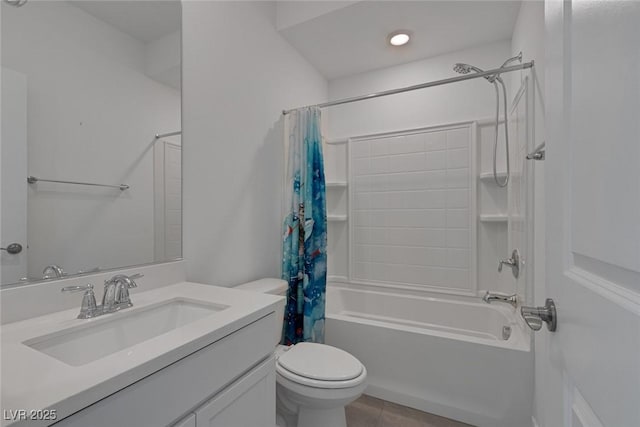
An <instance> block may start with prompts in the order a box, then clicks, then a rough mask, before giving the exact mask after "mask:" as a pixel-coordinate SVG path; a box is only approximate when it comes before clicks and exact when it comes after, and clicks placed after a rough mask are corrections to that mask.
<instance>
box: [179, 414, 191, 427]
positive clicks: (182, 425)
mask: <svg viewBox="0 0 640 427" xmlns="http://www.w3.org/2000/svg"><path fill="white" fill-rule="evenodd" d="M173 427H196V414H191V415H189V416H188V417H187V418H184V419H182V420H180V421H178V424H174V425H173Z"/></svg>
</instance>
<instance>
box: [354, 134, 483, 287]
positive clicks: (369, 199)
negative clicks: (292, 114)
mask: <svg viewBox="0 0 640 427" xmlns="http://www.w3.org/2000/svg"><path fill="white" fill-rule="evenodd" d="M474 130H475V128H474V127H473V126H472V125H471V124H465V125H461V126H451V127H438V128H431V129H425V130H422V131H418V132H413V133H404V134H395V135H387V136H384V137H375V138H369V139H357V140H352V141H351V154H350V156H351V165H350V171H351V176H350V182H351V183H353V187H352V192H351V203H350V210H351V212H350V218H351V223H350V225H351V230H352V231H351V232H352V238H351V239H350V242H351V263H352V264H351V280H352V281H356V282H358V281H359V282H384V283H399V284H407V285H415V286H420V287H429V288H440V289H443V290H444V289H446V290H451V291H457V292H465V293H471V292H475V289H476V275H475V274H472V273H471V272H473V271H475V270H474V266H475V264H474V260H473V258H472V256H473V253H474V251H472V250H471V249H472V248H473V247H475V215H476V214H475V179H474V177H475V172H474V170H473V169H474V168H473V165H474V162H473V160H472V159H473V158H474V157H473V153H472V149H473V147H474V138H473V137H474Z"/></svg>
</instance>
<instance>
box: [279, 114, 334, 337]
mask: <svg viewBox="0 0 640 427" xmlns="http://www.w3.org/2000/svg"><path fill="white" fill-rule="evenodd" d="M320 120H321V119H320V110H319V109H318V108H304V109H301V110H298V111H295V112H292V113H291V115H290V117H289V161H288V171H287V184H286V191H287V205H286V208H287V212H286V216H285V219H284V235H283V244H284V249H283V260H282V278H283V279H284V280H286V281H287V282H288V283H289V290H288V292H287V307H286V311H285V319H284V320H285V321H284V331H283V339H282V340H283V343H284V344H287V345H291V344H296V343H298V342H301V341H311V342H320V343H322V342H324V310H325V309H324V307H325V291H326V284H327V207H326V201H325V182H324V165H323V160H322V136H321V134H320V123H321V122H320Z"/></svg>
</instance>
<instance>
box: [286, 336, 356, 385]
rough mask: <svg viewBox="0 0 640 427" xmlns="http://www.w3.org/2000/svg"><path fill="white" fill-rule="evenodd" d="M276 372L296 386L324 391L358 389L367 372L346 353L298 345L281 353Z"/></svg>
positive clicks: (319, 346) (324, 347)
mask: <svg viewBox="0 0 640 427" xmlns="http://www.w3.org/2000/svg"><path fill="white" fill-rule="evenodd" d="M276 372H277V373H278V374H279V375H281V376H282V377H284V378H286V379H288V380H290V381H293V382H295V383H297V384H300V385H304V386H309V387H315V388H326V389H339V388H349V387H355V386H358V385H360V384H361V383H362V382H363V381H364V380H365V378H366V369H365V368H364V366H363V365H362V363H360V361H359V360H358V359H356V358H355V357H353V356H352V355H351V354H349V353H347V352H346V351H343V350H340V349H338V348H336V347H332V346H329V345H325V344H316V343H306V342H304V343H299V344H296V345H294V346H293V347H290V348H289V349H288V350H287V351H283V352H282V353H280V355H279V356H278V358H277V361H276Z"/></svg>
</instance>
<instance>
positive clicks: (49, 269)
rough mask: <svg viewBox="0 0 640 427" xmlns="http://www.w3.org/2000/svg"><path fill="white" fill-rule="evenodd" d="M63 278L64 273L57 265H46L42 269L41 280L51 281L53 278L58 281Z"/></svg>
mask: <svg viewBox="0 0 640 427" xmlns="http://www.w3.org/2000/svg"><path fill="white" fill-rule="evenodd" d="M49 273H53V275H52V276H50V275H49ZM63 276H66V273H65V272H64V270H63V269H62V267H60V266H59V265H55V264H51V265H47V266H46V267H45V268H44V270H42V278H43V279H51V278H53V277H55V278H57V279H59V278H61V277H63Z"/></svg>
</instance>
